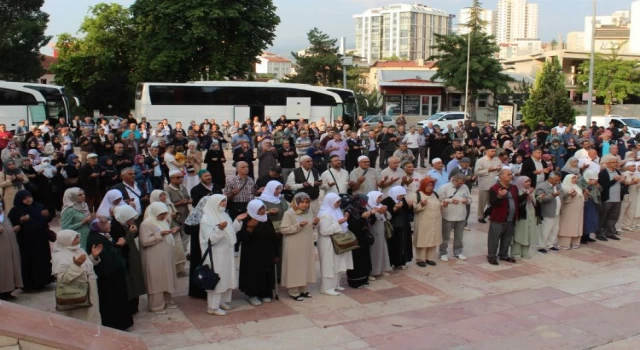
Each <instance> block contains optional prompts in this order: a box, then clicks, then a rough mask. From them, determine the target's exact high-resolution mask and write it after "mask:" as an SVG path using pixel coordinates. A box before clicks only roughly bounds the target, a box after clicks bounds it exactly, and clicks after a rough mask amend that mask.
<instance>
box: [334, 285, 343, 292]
mask: <svg viewBox="0 0 640 350" xmlns="http://www.w3.org/2000/svg"><path fill="white" fill-rule="evenodd" d="M335 289H336V290H337V291H338V292H342V291H344V287H340V286H337V287H336V288H335Z"/></svg>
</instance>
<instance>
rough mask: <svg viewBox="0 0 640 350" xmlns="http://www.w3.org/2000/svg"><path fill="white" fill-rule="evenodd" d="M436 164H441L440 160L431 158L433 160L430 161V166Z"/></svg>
mask: <svg viewBox="0 0 640 350" xmlns="http://www.w3.org/2000/svg"><path fill="white" fill-rule="evenodd" d="M438 162H440V163H442V159H440V158H433V160H432V161H431V165H433V164H436V163H438Z"/></svg>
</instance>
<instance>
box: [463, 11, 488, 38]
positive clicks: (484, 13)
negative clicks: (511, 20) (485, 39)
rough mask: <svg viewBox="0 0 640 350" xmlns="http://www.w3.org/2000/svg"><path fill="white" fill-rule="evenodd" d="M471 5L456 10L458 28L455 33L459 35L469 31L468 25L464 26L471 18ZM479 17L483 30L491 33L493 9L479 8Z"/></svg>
mask: <svg viewBox="0 0 640 350" xmlns="http://www.w3.org/2000/svg"><path fill="white" fill-rule="evenodd" d="M472 9H473V8H472V7H465V8H463V9H461V10H460V12H458V30H457V33H458V34H459V35H465V34H467V33H469V31H470V29H469V27H467V26H465V24H467V23H469V20H470V19H471V10H472ZM480 19H482V20H483V21H484V29H483V31H484V32H485V33H486V34H489V35H491V34H493V11H491V10H487V9H480Z"/></svg>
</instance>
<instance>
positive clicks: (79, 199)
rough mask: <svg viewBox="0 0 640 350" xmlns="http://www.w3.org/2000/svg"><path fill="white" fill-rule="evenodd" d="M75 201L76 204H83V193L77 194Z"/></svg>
mask: <svg viewBox="0 0 640 350" xmlns="http://www.w3.org/2000/svg"><path fill="white" fill-rule="evenodd" d="M76 199H77V201H78V203H84V201H85V199H86V197H85V195H84V192H83V191H80V192H78V194H77V195H76Z"/></svg>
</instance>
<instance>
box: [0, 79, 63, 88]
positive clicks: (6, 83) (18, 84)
mask: <svg viewBox="0 0 640 350" xmlns="http://www.w3.org/2000/svg"><path fill="white" fill-rule="evenodd" d="M27 85H31V86H39V87H45V88H47V87H48V88H52V89H63V88H64V87H63V86H60V85H51V84H40V83H28V82H16V81H4V80H0V86H3V87H9V88H12V87H24V86H27Z"/></svg>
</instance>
